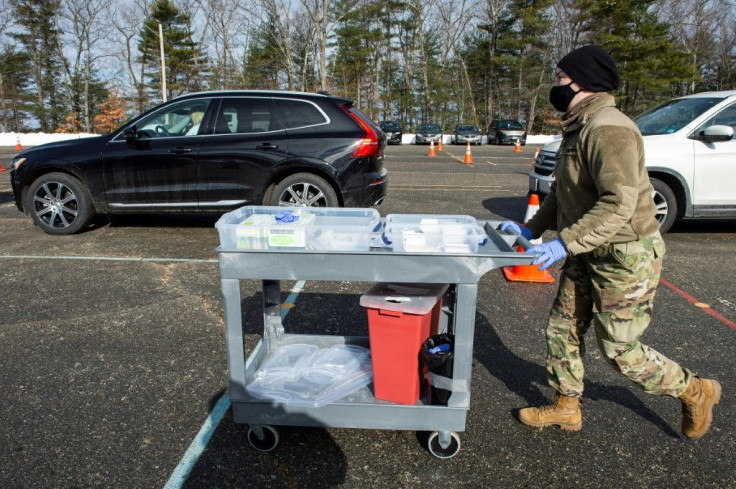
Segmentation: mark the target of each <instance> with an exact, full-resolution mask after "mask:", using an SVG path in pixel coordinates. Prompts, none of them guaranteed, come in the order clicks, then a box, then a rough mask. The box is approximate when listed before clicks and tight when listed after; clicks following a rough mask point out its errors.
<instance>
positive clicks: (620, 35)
mask: <svg viewBox="0 0 736 489" xmlns="http://www.w3.org/2000/svg"><path fill="white" fill-rule="evenodd" d="M575 4H576V5H575V6H576V8H577V9H578V11H579V12H580V14H579V20H580V21H581V23H582V25H583V27H582V32H583V34H584V37H583V41H584V43H592V44H597V45H599V46H601V47H602V48H604V49H606V50H607V51H608V52H609V53H610V54H611V56H612V57H613V59H614V60H615V61H616V65H617V67H618V70H619V73H620V75H621V80H622V86H621V88H620V89H619V91H618V92H617V95H618V97H617V99H618V104H619V105H620V108H621V110H622V111H624V112H625V113H627V114H629V115H635V114H637V113H639V112H641V111H642V110H643V109H644V108H646V107H648V106H650V105H652V103H653V102H654V101H656V100H658V99H661V98H670V97H671V96H673V95H676V94H677V92H678V87H679V85H680V84H681V83H683V82H690V81H693V80H695V79H697V71H696V67H694V66H692V65H691V64H690V63H689V60H688V55H687V53H686V52H684V51H683V49H682V48H681V46H680V45H679V44H678V43H676V42H675V40H674V39H673V38H672V35H671V34H670V30H669V26H668V25H667V24H665V23H663V22H660V21H659V20H658V19H657V17H656V15H655V14H654V13H653V12H652V11H651V7H652V5H653V4H654V2H652V1H647V0H619V1H616V2H597V1H594V0H579V1H577V2H575Z"/></svg>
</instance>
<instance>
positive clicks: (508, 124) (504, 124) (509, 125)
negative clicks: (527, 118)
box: [498, 121, 524, 129]
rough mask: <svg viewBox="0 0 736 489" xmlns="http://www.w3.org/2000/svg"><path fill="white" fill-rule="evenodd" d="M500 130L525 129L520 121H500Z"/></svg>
mask: <svg viewBox="0 0 736 489" xmlns="http://www.w3.org/2000/svg"><path fill="white" fill-rule="evenodd" d="M498 128H499V129H524V128H523V127H522V126H521V123H520V122H518V121H498Z"/></svg>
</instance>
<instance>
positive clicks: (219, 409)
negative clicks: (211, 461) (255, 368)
mask: <svg viewBox="0 0 736 489" xmlns="http://www.w3.org/2000/svg"><path fill="white" fill-rule="evenodd" d="M228 409H230V398H229V397H228V395H227V393H225V394H223V396H222V397H221V398H220V399H219V400H218V401H217V404H215V407H214V409H212V412H211V413H210V415H209V416H207V420H205V422H204V424H203V425H202V428H200V430H199V433H197V436H195V437H194V440H193V441H192V443H191V445H189V448H188V449H187V451H186V452H185V453H184V456H183V457H182V459H181V460H180V461H179V465H177V466H176V468H175V469H174V472H173V473H172V474H171V477H169V481H168V482H167V483H166V485H165V486H164V489H174V488H179V487H182V485H183V484H184V482H186V480H187V477H189V473H190V472H191V471H192V467H194V464H195V463H197V460H199V457H200V455H202V452H204V449H205V448H206V447H207V444H208V443H209V441H210V438H212V434H213V433H214V432H215V429H216V428H217V425H218V424H220V421H221V420H222V418H223V417H224V416H225V413H226V412H227V410H228Z"/></svg>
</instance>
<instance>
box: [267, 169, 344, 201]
mask: <svg viewBox="0 0 736 489" xmlns="http://www.w3.org/2000/svg"><path fill="white" fill-rule="evenodd" d="M269 204H270V205H274V206H294V207H339V205H340V202H339V201H338V200H337V194H336V193H335V191H334V190H333V188H332V186H331V185H330V184H329V183H327V181H326V180H325V179H324V178H321V177H318V176H317V175H313V174H311V173H295V174H294V175H291V176H289V177H286V178H285V179H283V180H282V181H281V182H279V183H278V184H276V186H275V187H274V189H273V193H272V194H271V197H270V203H269Z"/></svg>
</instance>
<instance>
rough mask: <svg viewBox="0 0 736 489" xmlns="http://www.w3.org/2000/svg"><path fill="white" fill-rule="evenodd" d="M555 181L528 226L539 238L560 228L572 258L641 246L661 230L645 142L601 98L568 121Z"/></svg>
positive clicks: (579, 107)
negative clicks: (622, 246) (606, 249)
mask: <svg viewBox="0 0 736 489" xmlns="http://www.w3.org/2000/svg"><path fill="white" fill-rule="evenodd" d="M562 128H563V136H562V143H561V144H560V149H559V150H558V151H557V164H556V165H555V181H554V183H553V184H552V188H551V191H550V194H549V195H548V196H547V198H545V199H544V202H542V205H541V206H540V208H539V210H538V211H537V212H536V213H535V214H534V216H533V217H532V218H531V219H529V221H528V222H527V223H526V227H527V228H528V229H529V230H530V231H531V232H532V235H533V236H534V237H535V238H538V237H540V236H541V235H542V233H544V232H545V231H546V230H548V229H555V230H556V231H557V232H558V233H559V236H560V239H562V242H563V243H565V246H566V247H567V250H568V252H569V253H570V254H571V255H578V254H581V253H586V252H589V251H592V250H594V249H595V248H598V247H599V246H602V245H607V244H610V243H624V242H627V241H636V240H638V239H640V238H644V237H646V236H649V235H652V234H654V233H655V232H656V231H657V230H658V229H659V223H658V222H657V220H656V218H655V214H656V207H655V205H654V201H653V200H652V190H653V189H652V186H651V184H650V183H649V175H648V174H647V170H646V168H645V167H644V142H643V140H642V137H641V133H640V132H639V129H638V128H637V127H636V124H634V122H633V121H632V120H631V119H629V118H628V117H626V116H625V115H624V114H623V113H621V112H620V111H619V110H618V109H616V107H615V102H614V99H613V96H611V95H610V94H608V93H595V94H593V95H590V96H589V97H587V98H585V99H583V100H582V101H581V102H580V103H579V104H577V105H576V106H575V107H573V109H572V110H570V111H568V112H567V113H565V115H564V116H563V117H562Z"/></svg>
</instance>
